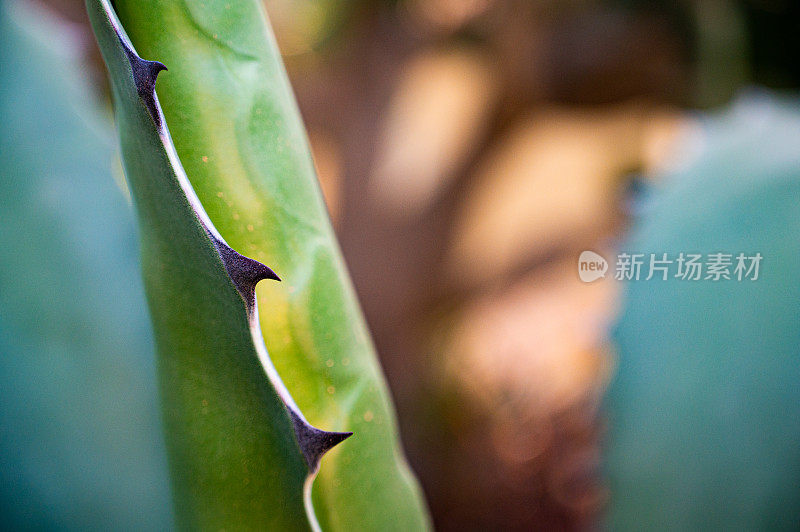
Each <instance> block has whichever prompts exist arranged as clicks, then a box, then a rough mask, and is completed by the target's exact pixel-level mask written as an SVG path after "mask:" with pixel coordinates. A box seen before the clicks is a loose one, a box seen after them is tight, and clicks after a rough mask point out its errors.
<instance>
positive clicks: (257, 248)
mask: <svg viewBox="0 0 800 532" xmlns="http://www.w3.org/2000/svg"><path fill="white" fill-rule="evenodd" d="M116 6H117V9H118V11H119V14H120V18H121V20H122V21H123V23H124V25H125V28H126V30H127V31H128V32H129V33H130V35H131V38H132V40H133V42H134V43H135V44H136V46H137V48H138V49H139V50H140V51H141V52H142V53H144V54H146V56H147V57H149V58H157V59H159V60H160V61H163V62H164V63H166V64H167V65H168V66H169V68H170V71H169V72H167V73H165V74H163V76H162V79H161V80H160V81H159V88H158V94H159V98H160V99H161V102H162V104H163V105H164V110H165V114H166V117H167V120H168V121H169V123H170V127H171V130H172V135H173V139H174V141H175V146H176V149H177V152H178V154H179V155H180V157H181V160H182V161H183V164H184V165H185V168H186V170H187V172H188V175H189V176H190V177H191V180H192V185H193V186H194V188H195V190H196V191H197V194H198V196H199V198H200V200H201V201H202V203H203V205H204V206H205V207H206V209H207V211H208V213H209V216H210V218H211V220H213V221H214V224H215V225H216V226H217V228H218V229H219V231H220V233H221V234H222V236H224V237H225V239H226V240H227V241H228V242H229V243H230V244H231V245H232V246H233V247H234V248H235V249H238V250H240V251H242V252H243V253H247V254H248V255H250V256H252V257H254V258H256V259H258V260H260V261H262V262H264V263H265V264H269V265H270V266H273V267H274V268H275V269H276V271H278V272H279V273H280V275H281V277H282V278H283V280H284V282H283V283H281V284H277V283H262V284H261V285H260V286H259V289H258V300H259V303H260V307H261V308H262V314H261V319H260V323H261V329H262V332H263V335H264V337H265V339H266V340H267V345H269V347H270V353H271V356H272V360H273V362H274V364H275V367H276V368H277V370H278V373H280V375H281V376H282V377H283V378H284V379H285V382H286V383H287V386H288V388H289V390H290V391H291V393H292V395H293V396H294V398H295V400H296V402H297V404H298V405H299V406H300V408H301V409H302V411H303V412H304V413H305V415H306V416H307V418H308V420H309V421H310V422H311V423H312V424H314V425H316V426H319V427H336V428H344V429H347V430H352V431H354V432H355V434H356V436H355V437H354V438H352V439H351V440H349V441H348V442H347V443H346V444H344V445H341V446H339V447H338V448H337V449H335V450H334V451H333V452H331V454H330V455H329V456H327V457H326V458H325V464H324V467H322V469H321V471H320V474H319V476H318V477H317V479H316V481H315V482H314V488H313V500H314V507H315V509H316V512H317V516H318V518H319V520H320V524H321V525H322V526H323V528H324V529H326V530H353V529H358V530H396V529H400V530H420V529H425V528H427V527H428V526H429V520H428V516H427V511H426V508H425V504H424V502H423V499H422V497H421V494H420V490H419V488H418V485H417V482H416V480H415V479H414V477H413V475H412V474H411V473H410V471H409V469H408V466H407V465H406V463H405V460H404V458H403V454H402V451H401V450H400V446H399V442H398V436H397V427H396V421H395V417H394V413H393V409H392V405H391V401H390V400H389V396H388V391H387V388H386V384H385V382H384V379H383V375H382V373H381V370H380V367H379V366H378V363H377V359H376V357H375V351H374V348H373V346H372V343H371V340H370V337H369V334H368V332H367V329H366V326H365V324H364V320H363V317H362V315H361V312H360V309H359V307H358V304H357V301H356V298H355V295H354V292H353V290H352V287H351V284H350V280H349V277H348V275H347V272H346V269H345V266H344V263H343V260H342V257H341V254H340V251H339V248H338V245H337V242H336V238H335V235H334V233H333V230H332V228H331V225H330V222H329V219H328V216H327V212H326V210H325V206H324V203H323V201H322V196H321V194H320V192H319V187H318V184H317V180H316V176H315V173H314V168H313V164H312V162H311V157H310V154H309V149H308V145H307V141H306V136H305V133H304V130H303V126H302V122H301V119H300V115H299V113H298V110H297V107H296V104H295V101H294V98H293V96H292V92H291V87H290V85H289V83H288V80H287V78H286V75H285V72H284V69H283V64H282V62H281V58H280V55H279V53H278V49H277V46H276V45H275V41H274V38H273V36H272V34H271V31H270V29H269V25H268V24H267V22H266V19H265V15H264V12H263V6H262V5H261V2H259V1H258V0H206V1H204V2H184V1H182V0H125V1H123V0H120V1H118V2H117V3H116ZM264 309H268V310H264Z"/></svg>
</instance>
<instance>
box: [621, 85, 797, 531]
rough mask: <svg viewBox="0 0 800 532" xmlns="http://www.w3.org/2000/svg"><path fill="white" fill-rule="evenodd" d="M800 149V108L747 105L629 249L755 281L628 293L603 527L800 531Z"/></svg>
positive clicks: (658, 203) (711, 122)
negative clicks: (736, 260) (687, 257)
mask: <svg viewBox="0 0 800 532" xmlns="http://www.w3.org/2000/svg"><path fill="white" fill-rule="evenodd" d="M798 139H800V104H799V103H798V100H797V99H788V98H786V99H780V98H777V97H774V96H770V95H763V94H761V95H759V94H751V95H749V96H747V97H742V98H741V99H740V100H739V101H738V102H736V104H735V105H734V106H733V107H732V108H731V109H729V110H728V111H726V112H725V113H722V114H720V115H718V116H713V117H708V118H706V119H705V122H704V125H703V134H702V139H701V140H702V142H701V143H700V144H699V145H700V146H703V147H704V149H703V151H702V152H701V153H700V155H699V156H698V157H697V158H696V159H695V160H694V161H693V162H692V163H691V164H690V165H689V166H688V167H687V168H685V169H684V170H682V171H680V172H677V173H675V174H673V175H670V176H665V177H664V180H663V183H662V184H661V185H660V186H659V187H657V189H656V190H655V191H654V192H653V197H654V199H653V203H652V205H650V206H649V207H648V209H647V211H646V212H645V213H644V215H643V216H642V217H641V219H639V220H638V221H637V222H636V224H635V226H634V230H633V233H632V235H631V236H630V238H629V239H628V241H627V242H626V243H624V244H623V247H622V249H623V250H625V251H627V252H637V253H638V252H641V253H657V254H660V253H670V254H671V255H673V256H675V255H677V253H679V252H684V253H704V254H705V253H717V252H723V253H734V254H736V253H739V252H743V253H745V254H746V255H754V254H756V253H761V255H762V256H763V260H762V263H761V267H760V272H759V279H758V280H757V281H754V282H753V281H746V280H745V281H741V282H737V281H722V282H711V281H680V280H677V279H670V280H668V281H660V280H651V281H648V282H643V281H639V282H630V283H628V285H627V291H626V295H625V305H624V312H623V314H622V317H621V318H620V320H619V324H618V326H617V331H616V334H615V337H616V342H617V344H618V348H619V361H618V374H617V375H616V377H615V379H614V381H613V383H612V387H611V392H610V395H609V400H608V412H609V417H610V420H611V431H610V435H609V438H608V440H609V441H608V447H609V448H608V457H607V467H608V473H609V477H610V480H611V488H612V505H611V515H610V523H611V525H612V528H613V529H619V530H797V528H798V526H800V321H799V320H798V317H799V316H800V283H798V275H800V205H799V204H798V201H799V200H800V144H798ZM694 140H695V141H697V140H698V139H694ZM690 149H691V146H690Z"/></svg>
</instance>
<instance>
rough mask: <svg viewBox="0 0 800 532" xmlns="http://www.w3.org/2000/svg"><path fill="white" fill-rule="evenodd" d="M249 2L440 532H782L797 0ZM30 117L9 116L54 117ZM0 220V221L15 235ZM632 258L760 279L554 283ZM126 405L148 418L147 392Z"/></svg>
mask: <svg viewBox="0 0 800 532" xmlns="http://www.w3.org/2000/svg"><path fill="white" fill-rule="evenodd" d="M19 1H22V0H19ZM26 3H28V4H33V5H36V6H39V7H42V8H45V9H47V10H49V12H51V13H52V14H53V17H54V18H56V19H58V20H59V21H60V25H61V27H62V28H66V31H68V32H69V33H70V34H71V35H73V40H71V41H59V42H60V43H61V44H55V45H54V47H55V48H57V49H58V48H61V49H63V48H67V47H68V48H70V50H71V53H73V54H75V55H78V56H80V57H79V58H76V61H77V60H81V61H83V63H84V64H88V65H91V68H90V69H88V70H85V71H81V72H80V75H81V76H82V77H84V78H88V79H90V80H91V83H92V85H93V86H94V87H95V89H96V90H94V91H92V90H88V89H85V90H83V91H82V92H81V93H80V94H78V95H77V96H76V98H77V100H78V101H80V100H83V102H82V103H83V104H87V103H91V101H93V100H94V99H95V98H96V97H98V96H99V97H101V98H104V97H105V96H103V95H104V94H105V93H106V92H107V91H106V89H104V87H105V85H106V81H105V76H104V73H103V72H102V69H101V67H100V63H99V57H98V54H97V52H96V50H94V48H93V42H92V40H91V34H90V33H89V30H88V26H87V23H86V20H85V14H84V12H83V4H82V2H81V1H79V0H46V1H45V0H29V1H28V2H26ZM265 4H266V8H267V12H268V13H269V15H270V19H271V22H272V24H273V26H274V28H275V31H276V34H277V38H278V42H279V44H280V46H281V50H282V53H283V54H284V60H285V62H286V64H287V69H288V71H289V75H290V77H291V80H292V84H293V87H294V89H295V92H296V94H297V97H298V100H299V104H300V108H301V111H302V113H303V117H304V119H305V121H306V126H307V128H308V132H309V137H310V140H311V144H312V148H313V151H314V157H315V162H316V165H317V169H318V173H319V177H320V181H321V184H322V188H323V192H324V194H325V197H326V201H327V203H328V207H329V210H330V212H331V216H332V218H333V220H334V223H335V225H336V227H337V231H338V235H339V238H340V240H341V243H342V247H343V250H344V253H345V256H346V259H347V261H348V265H349V267H350V270H351V273H352V275H353V279H354V282H355V285H356V288H357V291H358V294H359V297H360V300H361V303H362V305H363V307H364V310H365V313H366V316H367V320H368V322H369V324H370V328H371V330H372V333H373V336H374V339H375V341H376V344H377V347H378V351H379V353H380V356H381V361H382V363H383V366H384V369H385V371H386V373H387V377H388V378H389V382H390V385H391V388H392V393H393V395H394V398H395V401H396V404H397V407H398V413H399V419H400V424H401V432H402V435H403V440H404V444H405V447H406V450H407V453H408V456H409V460H410V462H411V464H412V466H413V468H414V469H415V471H416V472H417V474H418V475H419V477H420V480H421V481H422V484H423V487H424V489H425V492H426V495H427V498H428V500H429V503H430V506H431V510H432V513H433V517H434V520H435V524H436V525H437V527H438V528H439V529H441V530H451V529H452V530H457V529H459V530H462V529H468V530H472V529H487V528H488V529H508V530H516V529H519V530H527V529H531V528H533V527H537V526H538V527H548V528H556V529H582V528H590V527H593V526H595V525H596V524H597V523H598V522H599V520H600V519H602V518H603V516H604V515H606V514H609V512H610V519H612V522H614V523H615V524H617V525H619V526H620V527H621V528H626V527H636V525H637V524H639V525H645V524H651V525H653V526H658V525H662V526H666V525H674V526H682V527H692V526H698V525H699V524H700V523H706V524H707V523H711V524H715V525H718V526H720V527H725V526H734V527H743V528H748V525H749V526H750V527H765V528H766V527H770V526H785V527H788V528H792V527H794V528H796V527H797V525H798V524H799V523H800V516H799V514H800V509H798V504H797V501H798V488H797V486H798V485H800V482H799V481H800V479H799V478H798V475H797V471H798V469H797V468H798V464H800V453H798V451H797V448H798V445H797V443H798V431H797V419H800V415H798V412H797V408H798V404H800V402H798V401H797V400H796V398H797V397H798V385H797V382H798V381H797V379H796V371H797V366H798V365H797V360H798V358H797V355H798V352H797V351H798V347H797V346H798V345H800V344H799V343H798V340H799V339H800V335H799V334H798V331H797V325H796V323H797V319H796V317H797V310H798V309H797V298H796V290H794V289H791V290H789V289H788V288H789V287H790V286H793V283H794V284H796V283H795V282H794V280H793V278H792V275H793V273H794V272H796V271H797V257H798V256H800V251H798V242H797V239H796V235H797V225H798V223H797V222H798V220H797V212H798V211H797V205H796V204H797V200H798V196H797V185H796V183H797V179H798V177H800V176H798V175H797V170H796V169H797V165H796V162H797V161H796V154H797V153H800V150H798V148H800V133H799V132H798V130H797V126H796V121H797V118H796V116H797V115H796V113H797V111H796V106H797V100H796V98H795V96H794V95H793V94H792V92H791V91H792V90H795V89H797V87H798V85H800V63H798V62H797V60H796V59H797V57H800V6H798V4H797V3H796V2H791V1H788V0H738V1H733V0H707V1H703V2H689V1H683V2H660V1H656V2H643V1H635V0H629V1H622V0H620V1H609V0H605V1H599V0H567V1H558V2H556V1H553V0H543V1H539V2H530V1H527V0H502V1H501V0H393V1H375V0H371V1H370V0H358V1H355V0H354V1H344V0H265ZM54 39H55V38H54ZM76 42H78V43H82V44H80V45H76V44H75V43H76ZM13 46H17V45H11V44H10V45H9V47H13ZM8 49H9V48H8V47H7V50H6V52H5V53H9V52H8ZM62 51H63V50H62ZM150 59H158V58H150ZM4 75H6V74H5V72H4ZM9 75H12V74H9ZM21 75H22V74H13V76H21ZM27 75H32V74H27ZM165 75H166V74H165ZM31 83H33V81H31ZM766 89H769V90H770V91H780V92H782V93H785V94H784V95H783V96H781V97H780V98H778V97H776V96H775V92H767V91H766ZM2 90H3V91H4V92H3V100H4V105H7V104H6V103H5V101H6V100H8V98H9V96H8V94H9V92H8V91H9V89H7V86H6V84H5V83H4V85H3V87H2ZM743 91H744V92H743ZM787 91H788V92H787ZM9 108H10V109H16V108H17V107H16V105H9ZM34 116H38V115H33V114H31V115H30V116H27V117H25V118H23V117H21V116H20V117H13V120H15V121H22V120H33V121H37V123H38V124H39V126H40V127H42V124H44V125H46V126H48V127H49V126H50V125H51V124H53V122H52V121H53V120H54V118H55V116H56V114H55V112H53V113H49V114H48V115H47V118H38V119H37V118H34ZM10 119H11V118H9V120H10ZM103 127H107V125H104V126H103ZM7 128H8V126H7V125H6V126H4V135H8V133H7V131H8V129H7ZM110 135H111V133H108V132H107V131H106V133H104V134H103V135H101V136H104V137H105V139H106V143H107V144H108V142H109V139H111V138H113V137H112V136H110ZM10 138H13V139H16V138H19V137H15V136H12V137H10ZM723 148H724V149H723ZM106 149H108V148H106ZM5 150H6V148H5V146H4V151H3V154H4V155H5V154H6V153H7V152H6V151H5ZM40 152H41V153H42V154H44V153H45V152H44V150H43V149H41V150H40ZM793 157H795V158H793ZM776 161H777V162H776ZM52 171H53V170H51V169H43V170H39V172H40V173H41V174H42V177H44V176H45V175H47V174H48V172H52ZM109 179H110V178H109ZM45 182H47V181H45ZM108 183H110V181H106V186H108ZM98 186H100V185H98ZM11 197H12V196H6V198H7V199H5V200H4V206H3V212H2V215H3V216H4V217H5V216H9V217H12V218H13V219H14V220H15V223H16V224H21V225H22V226H23V227H25V228H26V229H27V231H29V232H31V234H41V233H35V232H34V226H33V225H30V224H27V225H26V224H25V223H21V221H22V220H24V219H25V218H23V214H24V212H26V209H22V208H21V207H20V206H19V205H14V208H15V209H17V208H19V209H20V210H19V214H13V213H12V211H11V210H10V206H11V203H10V202H9V199H8V198H11ZM6 205H9V206H6ZM118 210H119V211H122V210H124V209H118ZM13 212H16V211H13ZM30 212H34V211H30ZM116 216H129V214H128V213H127V211H125V212H122V213H121V212H117V214H116ZM8 227H16V225H14V226H12V225H10V222H9V223H6V222H5V221H4V223H3V226H2V228H3V231H4V232H5V231H6V229H7V228H8ZM95 230H97V229H96V228H95ZM36 231H39V230H38V229H37V230H36ZM629 235H633V236H629ZM9 238H10V237H9ZM31 238H33V237H31ZM53 238H55V237H53ZM9 242H11V241H9ZM64 242H66V241H64ZM64 245H65V246H66V244H64ZM129 245H130V246H133V247H130V248H126V249H127V251H125V252H124V253H128V254H129V255H130V254H133V253H135V245H134V243H133V240H131V242H130V244H129ZM739 245H742V246H747V247H748V249H747V250H739V249H723V248H725V247H726V246H731V247H735V246H739ZM9 246H11V247H13V248H15V249H20V248H19V245H18V244H17V243H16V240H14V243H13V244H12V243H8V244H7V245H6V247H5V249H10V247H9ZM630 246H639V247H642V248H643V249H644V248H647V249H648V251H649V250H652V251H654V252H672V251H693V250H696V249H690V248H702V249H700V251H703V252H709V253H710V252H714V251H720V250H722V251H727V252H731V253H735V252H738V251H748V252H752V251H761V252H762V254H765V259H764V260H765V265H764V267H765V268H768V267H769V266H768V265H772V268H773V269H772V270H771V271H765V272H764V275H765V277H764V279H763V281H764V282H763V283H760V284H759V283H758V282H757V283H754V284H753V285H752V286H743V285H735V286H734V285H731V284H725V285H720V286H719V287H716V288H715V287H712V286H709V284H708V283H696V284H686V283H684V284H679V283H673V282H668V283H664V284H658V283H652V282H651V283H639V284H637V283H630V284H629V285H630V286H628V287H626V286H624V285H623V284H622V283H618V282H615V281H613V280H612V279H605V280H603V281H599V282H596V283H593V284H583V283H581V282H580V281H579V280H578V277H577V275H576V273H577V272H576V268H577V266H576V261H577V257H578V255H579V254H580V252H581V251H582V250H584V249H593V250H595V251H598V252H600V253H601V254H603V255H605V256H606V258H611V257H613V256H614V254H615V253H616V252H617V250H620V249H630ZM706 246H709V247H713V248H714V249H705V247H706ZM662 247H664V248H668V249H661V248H662ZM718 248H719V249H718ZM65 249H66V248H65ZM773 251H774V253H773ZM120 253H123V252H120ZM124 253H123V254H122V255H120V256H124ZM767 253H770V255H767ZM97 254H98V256H103V257H105V256H106V255H109V254H108V253H101V252H100V251H98V252H97ZM91 256H94V255H91ZM114 256H116V255H114ZM11 257H12V255H11V254H9V253H8V252H4V254H3V256H2V260H3V267H4V268H11V267H21V266H19V265H18V264H16V263H14V262H13V261H12V260H11ZM108 259H109V260H111V256H109V257H108ZM612 262H613V261H612ZM15 264H16V265H15ZM75 268H77V267H75ZM75 268H61V269H60V270H59V271H60V272H61V273H62V274H63V275H71V276H77V275H78V271H79V270H78V269H75ZM612 268H613V264H612ZM137 279H138V278H137ZM7 282H11V281H7ZM135 283H138V280H136V281H131V282H130V283H125V285H126V286H127V287H128V288H131V287H133V286H134V285H135ZM110 284H112V285H113V286H117V284H116V283H110ZM67 285H69V283H68V282H67V279H66V278H65V280H64V281H63V282H62V283H61V286H67ZM7 286H10V285H8V284H4V285H3V295H4V296H5V294H7V293H10V292H9V290H8V288H6V287H7ZM783 288H786V290H784V289H783ZM792 290H794V291H792ZM137 294H139V292H137ZM36 295H37V296H38V295H41V296H42V297H44V295H43V294H42V293H41V292H36ZM20 297H22V296H20ZM28 297H30V296H28ZM125 300H126V301H130V302H131V303H130V305H128V307H131V308H133V307H137V308H140V307H141V296H140V295H135V296H133V295H132V296H130V297H129V298H127V297H126V298H125ZM2 301H3V307H2V308H0V317H3V318H4V320H8V319H9V318H7V317H6V316H10V315H11V314H10V310H9V309H14V308H16V307H15V306H14V304H13V303H9V302H8V301H9V300H8V299H7V298H4V299H3V300H2ZM8 305H10V306H8ZM756 308H757V309H758V312H760V313H761V314H759V317H758V319H755V318H753V319H748V317H754V316H756V310H755V309H756ZM140 311H141V310H138V311H137V312H140ZM64 312H65V313H66V315H71V314H69V311H66V310H65V311H64ZM73 314H74V313H73ZM732 316H737V317H738V318H737V319H735V320H734V319H733V318H732ZM98 319H99V318H98ZM105 319H108V317H106V318H105ZM94 323H95V325H93V326H94V327H97V330H101V328H105V325H103V324H104V323H105V322H104V321H96V322H94ZM615 323H616V324H617V325H616V326H615V328H614V330H615V341H611V334H610V331H611V330H612V324H615ZM37 324H38V327H39V329H40V330H41V331H47V330H48V328H46V327H44V325H43V324H42V322H37ZM5 327H6V328H8V325H5ZM32 330H34V331H36V330H37V329H32ZM38 334H41V333H38ZM143 334H149V332H146V333H143ZM9 338H14V336H9ZM132 345H133V344H132ZM4 349H5V347H4ZM117 352H119V351H117ZM142 356H143V357H145V358H144V359H143V362H142V365H140V366H135V367H134V369H135V370H137V371H143V369H142V368H150V365H152V360H150V359H149V358H147V357H148V356H150V355H142ZM128 360H130V358H128ZM653 364H657V365H656V366H653ZM654 368H657V369H654ZM148 371H150V370H149V369H148ZM6 375H7V376H4V377H3V378H9V379H11V378H12V377H13V375H14V374H13V372H12V371H11V370H7V371H6ZM612 375H617V377H612ZM14 378H15V377H14ZM15 382H16V381H15ZM609 382H611V383H612V384H611V391H610V392H607V390H608V385H609ZM125 383H126V385H128V386H131V387H133V388H135V389H136V390H137V392H136V393H140V392H141V393H142V394H143V397H145V398H147V397H150V396H149V395H148V394H149V393H151V391H152V390H151V389H150V388H151V387H152V381H150V380H147V379H144V380H142V381H137V380H135V379H134V378H133V377H131V379H128V380H125ZM136 383H138V384H136ZM714 383H716V384H714ZM3 389H4V391H5V390H12V389H13V388H6V387H5V386H4V387H3ZM12 393H13V394H16V392H12ZM120 394H122V392H120ZM606 395H607V396H608V397H609V401H608V409H607V410H608V412H610V414H607V413H606V410H604V409H603V406H602V399H603V397H604V396H606ZM15 396H16V395H15ZM121 397H123V395H117V396H115V398H114V400H115V401H120V398H121ZM142 400H143V401H145V399H142ZM147 400H151V399H147ZM112 403H113V402H112ZM148 404H149V403H146V401H145V403H143V404H142V408H145V407H147V405H148ZM147 408H149V407H147ZM145 410H146V408H145ZM145 410H142V411H145ZM137 411H138V410H137ZM770 411H771V412H772V414H771V415H765V412H770ZM4 414H5V410H4ZM148 419H149V418H148ZM606 419H609V420H610V421H611V425H610V429H611V431H610V435H609V436H603V435H604V434H606V430H605V428H604V427H605V426H606V425H607V422H606ZM712 420H713V421H714V422H713V423H711V421H712ZM83 422H86V421H85V420H83ZM71 423H77V422H75V421H74V420H73V421H72V422H71ZM3 425H4V426H3V433H4V436H5V434H6V433H8V434H10V433H11V428H12V427H15V426H16V425H14V423H13V422H12V421H4V423H3ZM76 426H77V425H76ZM14 433H17V431H16V430H14ZM136 434H137V437H144V436H142V434H140V433H139V432H137V433H136ZM754 434H761V435H763V437H761V438H754V437H753V435H754ZM43 437H44V436H43ZM48 438H50V439H54V440H58V441H60V442H62V443H63V442H67V441H70V440H68V439H65V438H69V435H68V434H66V435H65V434H61V435H56V436H48ZM59 438H61V439H59ZM4 441H5V440H4ZM48 441H49V440H48ZM604 441H606V442H607V443H605V444H604V443H603V442H604ZM29 443H30V442H29ZM725 449H727V450H728V451H729V452H723V451H724V450H725ZM739 451H740V452H739ZM603 452H605V453H606V456H608V461H607V462H608V470H607V475H605V476H604V475H603V474H602V473H601V465H602V463H603V458H602V457H603ZM46 455H47V456H50V457H51V458H52V455H50V454H49V453H46ZM688 455H691V456H693V457H694V458H693V459H692V460H689V461H687V460H686V457H687V456H688ZM142 460H144V458H142ZM40 463H41V462H40ZM44 463H45V464H46V463H47V462H46V461H45V462H44ZM15 467H19V462H17V465H16V466H15ZM5 470H8V471H10V470H11V469H9V468H8V467H7V466H4V473H5ZM46 471H47V472H48V473H49V474H55V473H56V472H57V470H55V469H51V470H46ZM773 473H774V474H773ZM21 474H22V473H21ZM154 474H155V473H154ZM4 478H5V477H4ZM643 479H644V480H643ZM645 480H647V482H645ZM13 482H19V479H18V478H17V479H16V480H13ZM149 482H153V483H154V485H156V484H157V482H159V479H158V478H157V477H155V476H154V477H150V478H149ZM648 482H649V484H648ZM19 485H20V484H13V483H12V484H7V483H6V484H5V485H4V486H3V489H4V490H5V491H4V493H5V492H9V493H11V492H12V490H13V493H21V492H20V491H19V488H14V486H19ZM157 485H158V486H159V489H161V488H162V486H161V484H157ZM646 485H647V486H649V488H648V489H647V490H645V489H644V486H646ZM9 486H11V487H9ZM617 490H619V492H620V493H627V494H628V495H630V494H631V493H635V494H636V495H635V496H632V497H624V496H620V495H618V494H617ZM637 490H640V491H639V492H638V493H637ZM676 492H679V493H676ZM159 498H160V499H163V497H159ZM656 501H661V502H660V503H657V502H656ZM4 504H5V501H4ZM656 504H659V508H660V509H661V510H662V511H655V510H653V511H652V512H650V510H651V509H652V508H653V506H655V505H656ZM731 507H733V508H736V511H731V512H728V513H726V511H725V509H726V508H731ZM609 509H610V510H609ZM706 510H707V511H706ZM648 512H650V513H648ZM643 513H644V514H646V515H649V516H650V517H651V518H652V519H651V520H649V521H647V520H641V521H638V522H637V519H636V516H637V515H643ZM679 517H680V519H679ZM737 525H738V526H737ZM792 525H793V526H792Z"/></svg>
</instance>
